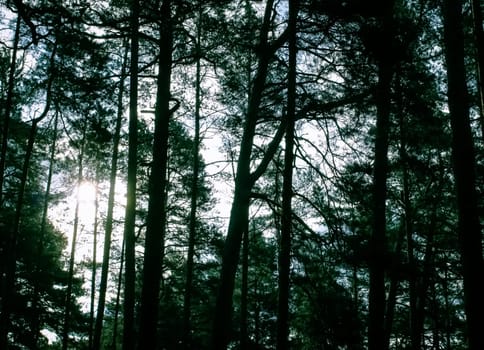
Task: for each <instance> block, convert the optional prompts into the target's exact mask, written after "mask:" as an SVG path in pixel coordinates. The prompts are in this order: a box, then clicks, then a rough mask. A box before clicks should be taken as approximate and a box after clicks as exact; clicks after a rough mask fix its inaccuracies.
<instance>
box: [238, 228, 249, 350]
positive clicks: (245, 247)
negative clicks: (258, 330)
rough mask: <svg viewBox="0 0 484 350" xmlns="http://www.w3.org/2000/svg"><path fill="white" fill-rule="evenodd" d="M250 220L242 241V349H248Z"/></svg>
mask: <svg viewBox="0 0 484 350" xmlns="http://www.w3.org/2000/svg"><path fill="white" fill-rule="evenodd" d="M249 237H250V234H249V220H247V222H246V229H245V230H244V233H243V237H242V239H243V241H242V283H241V286H240V350H247V349H248V340H249V329H248V315H249V311H248V300H249V241H250V238H249Z"/></svg>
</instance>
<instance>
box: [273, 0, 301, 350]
mask: <svg viewBox="0 0 484 350" xmlns="http://www.w3.org/2000/svg"><path fill="white" fill-rule="evenodd" d="M297 2H298V0H289V22H288V30H289V62H288V74H287V119H288V122H287V126H286V139H285V142H286V145H285V146H286V147H285V154H284V171H283V184H282V215H281V239H280V250H279V300H278V315H277V349H278V350H287V349H289V292H290V271H291V270H290V269H291V235H292V176H293V163H294V126H295V114H296V56H297V28H296V22H297V15H298V4H297Z"/></svg>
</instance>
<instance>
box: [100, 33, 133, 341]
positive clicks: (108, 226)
mask: <svg viewBox="0 0 484 350" xmlns="http://www.w3.org/2000/svg"><path fill="white" fill-rule="evenodd" d="M128 51H129V46H128V45H127V43H126V44H125V53H124V58H123V64H122V67H121V79H120V80H119V91H118V106H117V116H116V126H115V128H114V136H113V155H112V157H111V169H110V174H109V194H108V207H107V213H106V223H105V228H104V248H103V262H102V267H101V281H100V283H99V297H98V298H99V299H98V304H97V312H96V324H95V326H94V341H93V349H94V350H99V349H100V346H101V335H102V329H103V319H104V307H105V305H106V290H107V285H108V273H109V260H110V259H109V258H110V253H111V236H112V233H113V213H114V195H115V193H116V174H117V168H118V154H119V150H118V148H119V139H120V134H121V121H122V119H123V95H124V83H125V80H126V69H127V63H128Z"/></svg>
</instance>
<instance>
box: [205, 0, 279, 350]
mask: <svg viewBox="0 0 484 350" xmlns="http://www.w3.org/2000/svg"><path fill="white" fill-rule="evenodd" d="M273 3H274V1H273V0H268V1H267V4H266V9H265V13H264V22H263V24H262V28H261V31H260V40H259V48H260V53H259V60H258V67H257V73H256V76H255V79H254V82H253V87H252V92H251V94H250V98H249V104H248V110H247V114H246V116H245V124H244V130H243V134H242V140H241V145H240V153H239V159H238V162H237V170H236V177H235V189H234V197H233V201H232V208H231V211H230V219H229V225H228V230H227V237H226V240H225V246H224V251H223V254H222V270H221V272H220V285H219V291H218V295H217V300H216V306H215V314H214V323H213V330H212V348H213V350H225V349H226V348H227V344H228V342H229V339H230V333H231V320H232V311H233V310H232V296H233V291H234V284H235V274H236V271H237V266H238V263H239V256H240V246H241V242H242V236H243V233H244V230H245V227H246V222H247V220H248V216H249V202H250V194H251V190H252V187H253V185H254V183H255V181H256V180H257V179H258V177H260V175H261V173H262V172H263V171H264V170H265V167H266V166H267V162H261V165H263V166H262V167H261V166H259V167H258V168H257V170H256V171H255V172H254V173H253V174H251V172H250V163H251V162H250V158H251V153H252V145H253V139H254V135H255V129H256V124H257V117H258V111H259V106H260V102H261V99H262V92H263V91H264V88H265V80H266V75H267V69H268V65H269V62H270V59H271V57H272V55H273V52H274V51H275V50H276V49H277V47H278V46H279V45H280V44H281V43H278V45H275V44H273V45H272V46H271V45H269V44H268V32H269V27H270V23H271V13H272V6H273ZM282 126H283V125H281V127H282ZM284 129H285V128H284ZM280 130H281V129H280ZM280 130H279V131H280ZM281 137H282V132H278V133H277V134H276V136H275V137H274V140H273V143H271V146H274V145H275V144H278V143H279V141H280V138H281ZM274 152H275V147H271V150H270V152H269V151H268V152H267V153H266V156H267V157H265V159H266V160H267V158H272V156H273V155H274Z"/></svg>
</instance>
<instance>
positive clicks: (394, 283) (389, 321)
mask: <svg viewBox="0 0 484 350" xmlns="http://www.w3.org/2000/svg"><path fill="white" fill-rule="evenodd" d="M402 221H403V220H402ZM404 225H405V224H404V223H402V224H401V226H402V228H401V229H400V232H399V233H398V237H397V243H396V244H395V249H394V251H393V256H395V257H398V256H400V254H401V252H402V246H403V241H404V239H405V229H404ZM400 266H401V262H400V260H399V259H396V260H395V261H394V262H393V263H392V266H391V267H390V269H393V273H392V275H391V280H390V289H389V291H388V298H387V302H386V310H385V311H386V314H385V335H384V338H385V347H386V348H387V349H388V348H389V347H390V340H391V336H392V330H393V320H394V316H395V305H396V303H397V293H398V287H399V286H400V280H399V278H400V276H399V273H398V269H399V268H400Z"/></svg>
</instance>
